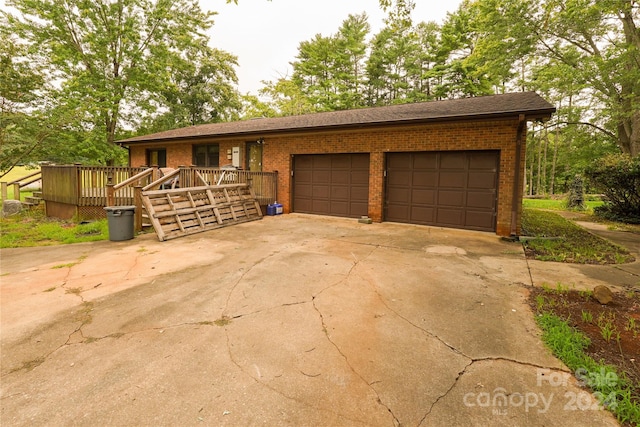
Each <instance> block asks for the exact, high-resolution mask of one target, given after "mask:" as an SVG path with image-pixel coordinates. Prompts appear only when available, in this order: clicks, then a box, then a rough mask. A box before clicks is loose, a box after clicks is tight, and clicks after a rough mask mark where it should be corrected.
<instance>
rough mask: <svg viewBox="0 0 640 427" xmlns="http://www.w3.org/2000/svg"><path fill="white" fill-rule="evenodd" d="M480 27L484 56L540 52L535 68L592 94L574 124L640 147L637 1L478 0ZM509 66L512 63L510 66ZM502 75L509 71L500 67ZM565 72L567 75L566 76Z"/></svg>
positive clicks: (634, 151)
mask: <svg viewBox="0 0 640 427" xmlns="http://www.w3.org/2000/svg"><path fill="white" fill-rule="evenodd" d="M474 4H475V5H476V7H477V8H478V9H479V10H480V13H479V14H478V15H479V16H483V19H482V20H481V21H479V25H480V27H481V28H482V29H483V30H482V32H481V34H482V37H483V39H484V41H483V43H484V45H485V46H486V48H484V49H481V50H480V51H479V52H478V55H485V54H486V53H487V52H490V51H491V52H493V55H488V56H485V58H484V60H483V61H481V62H483V63H484V64H485V65H487V66H489V65H488V64H489V63H490V62H491V63H492V64H493V65H491V66H490V68H493V69H497V68H498V67H497V66H496V64H498V63H502V64H517V63H518V62H517V61H514V58H524V57H526V56H535V57H537V58H538V59H537V61H536V63H537V65H536V66H537V67H544V68H546V69H547V70H548V72H549V71H550V70H554V69H558V70H564V69H566V68H568V69H570V70H571V72H570V73H566V72H564V71H562V72H558V73H557V85H556V87H557V88H558V89H560V90H563V88H566V87H569V86H570V85H574V88H578V87H581V88H582V89H581V92H582V93H583V94H584V95H586V96H588V97H589V98H590V102H589V106H590V109H589V114H588V116H584V117H583V118H581V119H580V120H577V121H575V122H574V123H573V124H575V125H581V126H589V127H592V128H593V129H596V130H598V131H599V132H601V133H603V134H604V135H606V136H607V137H609V138H612V139H614V140H615V141H616V142H617V144H618V146H619V147H620V150H621V151H622V152H624V153H626V154H629V155H631V156H637V155H639V154H640V1H638V0H477V1H476V2H475V3H474ZM511 71H513V69H512V70H511ZM502 75H503V76H506V75H508V72H507V70H505V68H504V66H503V72H502ZM563 76H564V78H563Z"/></svg>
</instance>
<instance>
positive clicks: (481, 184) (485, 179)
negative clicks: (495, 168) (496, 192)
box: [467, 171, 496, 189]
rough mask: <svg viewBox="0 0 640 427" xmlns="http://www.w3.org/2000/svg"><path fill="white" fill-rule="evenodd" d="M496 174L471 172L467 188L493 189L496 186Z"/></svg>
mask: <svg viewBox="0 0 640 427" xmlns="http://www.w3.org/2000/svg"><path fill="white" fill-rule="evenodd" d="M495 181H496V174H495V172H471V171H469V178H468V180H467V188H488V189H492V188H494V186H495Z"/></svg>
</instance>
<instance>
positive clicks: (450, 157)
mask: <svg viewBox="0 0 640 427" xmlns="http://www.w3.org/2000/svg"><path fill="white" fill-rule="evenodd" d="M466 168H467V156H466V154H465V152H464V151H458V152H451V153H448V152H444V153H440V169H466Z"/></svg>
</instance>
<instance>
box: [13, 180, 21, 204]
mask: <svg viewBox="0 0 640 427" xmlns="http://www.w3.org/2000/svg"><path fill="white" fill-rule="evenodd" d="M13 199H14V200H20V183H19V182H16V183H15V184H13Z"/></svg>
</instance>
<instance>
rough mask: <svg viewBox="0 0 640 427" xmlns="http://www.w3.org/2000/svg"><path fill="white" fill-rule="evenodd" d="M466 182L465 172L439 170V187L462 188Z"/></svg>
mask: <svg viewBox="0 0 640 427" xmlns="http://www.w3.org/2000/svg"><path fill="white" fill-rule="evenodd" d="M466 183H467V174H466V173H465V172H440V181H439V183H438V186H439V187H447V188H450V187H453V188H464V187H465V185H466Z"/></svg>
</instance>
